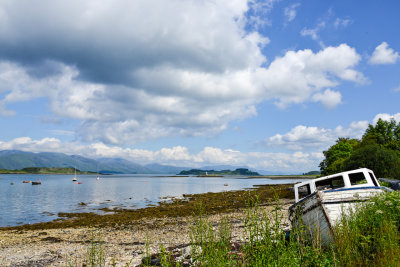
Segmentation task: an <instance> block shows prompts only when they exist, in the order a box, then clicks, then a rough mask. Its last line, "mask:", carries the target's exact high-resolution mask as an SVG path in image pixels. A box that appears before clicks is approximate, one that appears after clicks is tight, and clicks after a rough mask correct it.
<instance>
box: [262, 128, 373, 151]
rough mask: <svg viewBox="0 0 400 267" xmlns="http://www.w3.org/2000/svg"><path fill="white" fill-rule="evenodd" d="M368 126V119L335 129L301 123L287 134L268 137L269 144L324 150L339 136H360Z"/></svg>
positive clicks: (290, 148)
mask: <svg viewBox="0 0 400 267" xmlns="http://www.w3.org/2000/svg"><path fill="white" fill-rule="evenodd" d="M367 126H368V121H359V122H352V123H351V124H350V125H349V126H348V127H347V128H343V127H342V126H337V127H336V128H335V129H325V128H318V127H307V126H303V125H299V126H296V127H294V128H293V129H291V130H290V131H289V132H288V133H286V134H277V135H274V136H272V137H270V138H268V139H267V140H266V141H265V143H266V144H267V146H280V147H285V148H286V149H289V150H294V151H305V150H309V149H312V150H316V149H319V150H323V149H326V148H328V147H329V146H331V145H332V144H333V143H334V142H335V141H336V140H337V139H338V138H339V137H350V138H360V137H361V136H362V134H363V133H364V132H365V130H366V129H367Z"/></svg>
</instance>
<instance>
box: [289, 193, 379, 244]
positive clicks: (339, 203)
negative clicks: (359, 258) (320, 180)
mask: <svg viewBox="0 0 400 267" xmlns="http://www.w3.org/2000/svg"><path fill="white" fill-rule="evenodd" d="M384 191H385V188H383V187H380V186H371V187H360V188H342V189H332V190H325V191H316V192H314V193H313V194H311V195H309V196H308V197H306V198H304V199H302V200H301V201H299V202H297V203H296V204H294V205H293V206H291V207H290V209H289V219H290V220H291V222H292V229H296V228H298V227H300V226H304V227H305V229H306V231H307V232H308V234H309V235H310V237H311V239H313V240H320V241H321V242H322V243H325V244H326V243H329V242H330V241H331V240H332V229H333V227H334V226H335V225H336V224H337V222H338V221H339V220H340V217H341V215H342V214H343V213H344V212H347V211H349V210H350V209H354V208H356V205H358V204H359V203H360V202H365V201H368V200H369V199H371V198H372V197H374V196H376V195H377V194H380V193H383V192H384Z"/></svg>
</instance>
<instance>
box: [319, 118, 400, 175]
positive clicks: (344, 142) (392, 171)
mask: <svg viewBox="0 0 400 267" xmlns="http://www.w3.org/2000/svg"><path fill="white" fill-rule="evenodd" d="M323 153H324V156H325V159H324V160H323V161H322V162H321V163H320V165H319V166H320V169H321V173H322V174H323V175H329V174H334V173H338V172H342V171H346V170H351V169H357V168H360V167H366V168H369V169H372V170H373V171H374V172H375V174H376V175H377V176H378V177H388V178H395V179H400V123H398V124H397V123H396V121H395V120H391V121H384V120H382V119H379V120H378V122H377V123H376V124H375V125H371V124H370V125H369V126H368V128H367V130H366V131H365V134H364V135H363V137H362V139H361V140H357V139H349V138H339V139H338V140H337V141H336V144H334V145H333V146H331V147H330V148H329V149H328V150H326V151H323Z"/></svg>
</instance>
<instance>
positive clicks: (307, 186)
mask: <svg viewBox="0 0 400 267" xmlns="http://www.w3.org/2000/svg"><path fill="white" fill-rule="evenodd" d="M371 186H372V187H375V186H380V185H379V183H378V180H377V179H376V177H375V175H374V173H373V171H371V170H370V169H367V168H361V169H357V170H352V171H347V172H341V173H336V174H333V175H329V176H324V177H321V178H316V179H313V180H310V181H306V182H302V183H299V184H296V185H294V194H295V200H296V203H297V202H299V201H300V200H302V199H303V198H305V197H307V196H308V195H311V194H312V193H314V192H316V191H323V190H332V189H338V188H363V187H371Z"/></svg>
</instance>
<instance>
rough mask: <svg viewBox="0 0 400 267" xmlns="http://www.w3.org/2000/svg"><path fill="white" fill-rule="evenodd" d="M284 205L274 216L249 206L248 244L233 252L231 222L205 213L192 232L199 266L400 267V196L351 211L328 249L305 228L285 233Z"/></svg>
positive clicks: (254, 203)
mask: <svg viewBox="0 0 400 267" xmlns="http://www.w3.org/2000/svg"><path fill="white" fill-rule="evenodd" d="M283 212H286V211H282V209H281V205H280V204H279V199H276V203H275V206H274V209H273V210H272V212H267V211H266V210H265V209H262V208H261V207H260V205H259V202H258V200H257V199H252V200H251V201H249V206H248V208H247V211H246V218H245V219H244V222H245V223H244V230H245V231H244V236H243V237H242V240H244V242H243V243H242V245H241V248H240V250H239V251H232V249H231V247H232V242H230V229H229V222H228V221H227V220H223V221H222V223H221V224H220V226H219V228H215V227H213V226H212V224H211V223H210V222H209V221H208V218H207V216H205V215H204V214H203V213H200V216H199V217H198V219H197V221H196V223H195V226H194V228H193V229H192V246H193V251H194V252H195V253H194V255H193V258H194V261H195V263H196V264H197V265H199V266H400V194H399V193H398V192H393V193H386V194H382V195H380V196H377V197H375V198H373V199H372V200H371V201H370V202H368V203H363V204H360V205H359V206H357V207H356V208H354V209H352V210H349V211H347V212H346V213H344V215H343V216H342V218H341V220H340V221H339V222H338V224H337V226H336V227H335V228H334V229H333V239H332V242H331V243H329V244H323V243H322V242H320V239H319V238H318V235H319V233H318V232H316V233H313V237H312V238H310V234H309V233H310V231H308V229H306V227H305V226H300V227H296V228H295V229H292V232H291V234H290V237H287V236H286V233H285V231H284V230H283V228H282V224H283V218H284V216H283Z"/></svg>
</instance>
